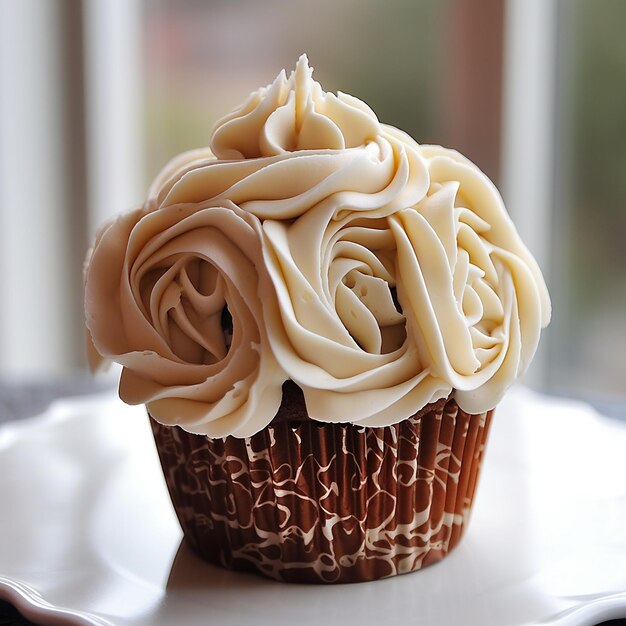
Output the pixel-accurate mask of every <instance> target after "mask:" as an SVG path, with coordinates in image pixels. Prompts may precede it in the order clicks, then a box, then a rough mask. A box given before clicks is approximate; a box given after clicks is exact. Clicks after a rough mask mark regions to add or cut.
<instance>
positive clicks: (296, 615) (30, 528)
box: [0, 389, 626, 626]
mask: <svg viewBox="0 0 626 626" xmlns="http://www.w3.org/2000/svg"><path fill="white" fill-rule="evenodd" d="M0 503H1V505H0V506H2V510H1V514H0V597H3V598H4V599H7V600H9V601H10V602H12V603H13V604H15V605H16V606H17V607H18V608H19V609H20V610H21V611H22V612H23V613H24V614H26V615H27V616H28V617H30V618H31V619H35V620H38V621H40V622H41V623H49V624H66V623H67V624H101V625H103V624H115V625H120V626H125V625H128V626H131V625H132V626H139V625H143V624H145V625H148V624H149V625H151V626H160V625H164V626H165V625H170V624H185V625H187V626H194V625H200V624H202V625H204V624H220V625H224V626H228V625H231V624H232V625H240V624H268V623H272V624H276V625H281V624H290V625H291V624H293V623H297V624H298V626H304V625H306V624H316V625H319V623H320V620H323V623H324V626H331V625H334V624H341V625H342V626H345V624H349V623H352V624H356V625H358V626H365V625H367V624H385V625H391V624H406V623H418V622H419V624H424V625H448V624H477V625H480V626H490V625H494V626H507V625H511V626H513V625H518V624H519V625H521V624H532V623H537V622H542V623H544V624H559V625H565V624H567V625H579V624H596V623H598V622H600V621H602V620H606V619H614V618H618V617H626V425H624V424H622V423H620V422H617V421H613V420H609V419H606V418H603V417H600V416H598V415H597V414H595V413H594V412H593V411H592V410H591V409H590V408H588V407H586V406H584V405H581V404H576V403H570V402H564V401H556V400H550V399H547V398H544V397H541V396H537V395H534V394H532V393H531V392H529V391H526V390H524V389H514V390H512V391H511V392H510V393H509V394H508V396H507V399H506V400H505V401H504V402H503V403H502V404H501V406H500V407H499V409H498V411H497V414H496V419H495V420H494V424H493V430H492V433H491V440H490V442H489V446H488V448H487V455H486V459H485V466H484V468H483V476H482V479H481V484H480V486H479V490H478V495H477V500H476V503H475V509H474V514H473V519H472V521H471V524H470V527H469V530H468V532H467V534H466V536H465V537H464V539H463V540H462V541H461V543H460V545H459V547H458V548H457V549H456V550H455V551H454V552H453V553H452V554H451V555H450V556H448V557H447V558H446V559H444V560H443V561H442V562H441V563H438V564H436V565H433V566H431V567H429V568H426V569H425V570H423V571H421V572H416V573H414V574H408V575H405V576H400V577H395V578H391V579H386V580H381V581H377V582H373V583H362V584H357V585H338V586H305V585H288V584H284V583H277V582H273V581H269V580H264V579H262V578H258V577H255V576H253V575H248V574H239V573H234V572H228V571H224V570H221V569H218V568H216V567H213V566H211V565H208V564H206V563H204V562H203V561H201V560H200V559H198V558H197V557H196V556H194V555H193V554H192V553H191V552H190V551H189V549H188V548H187V546H186V544H185V543H182V544H181V532H180V530H179V528H178V525H177V522H176V519H175V517H174V514H173V512H172V509H171V506H170V504H169V500H168V496H167V493H166V490H165V485H164V482H163V479H162V477H161V474H160V467H159V465H158V460H157V456H156V452H155V450H154V445H153V443H152V439H151V434H150V430H149V425H148V421H147V418H146V415H145V413H144V411H143V410H142V409H140V408H139V409H138V408H129V407H126V406H124V405H122V404H121V403H120V402H119V401H117V400H115V399H113V398H110V397H102V396H101V397H98V398H91V399H88V400H71V401H63V402H59V403H57V404H55V405H54V406H53V407H52V408H51V409H50V410H49V411H47V412H46V413H45V414H44V415H42V416H40V417H37V418H33V419H31V420H26V421H23V422H18V423H14V424H11V425H9V426H5V427H4V428H2V429H0Z"/></svg>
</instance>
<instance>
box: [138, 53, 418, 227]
mask: <svg viewBox="0 0 626 626" xmlns="http://www.w3.org/2000/svg"><path fill="white" fill-rule="evenodd" d="M427 190H428V173H427V171H426V164H425V162H424V159H423V158H422V157H421V155H420V152H419V146H418V145H417V144H416V143H415V142H414V141H413V140H411V139H410V138H409V137H408V136H406V135H405V136H402V137H401V136H400V134H399V133H394V132H389V129H388V127H386V126H385V125H383V124H380V122H379V121H378V119H377V118H376V116H375V114H374V113H373V111H372V110H371V109H370V108H369V107H368V106H367V105H365V104H364V103H363V102H361V101H360V100H357V99H356V98H353V97H352V96H349V95H346V94H343V93H339V94H337V95H334V94H331V93H325V92H324V91H323V90H322V88H321V86H320V85H319V83H317V82H315V81H314V80H313V79H312V69H311V68H310V67H309V65H308V61H307V58H306V56H304V55H303V56H302V57H301V58H300V60H299V61H298V64H297V67H296V69H295V71H294V72H292V74H291V75H290V77H289V78H287V77H286V75H285V73H284V71H283V72H281V73H280V74H279V75H278V77H277V78H276V80H275V81H274V82H273V83H272V84H271V85H269V86H268V87H264V88H262V89H260V90H258V91H256V92H254V93H253V94H252V95H251V96H250V97H249V99H248V100H247V101H246V102H245V103H244V104H243V105H242V106H241V107H240V108H239V109H237V110H236V111H235V112H233V113H231V114H230V115H228V116H226V117H224V118H222V119H221V120H220V121H218V122H217V124H216V126H215V128H214V131H213V136H212V140H211V150H210V152H209V151H208V150H207V151H205V152H203V153H200V152H198V151H195V152H193V153H190V154H189V155H188V156H185V155H183V156H182V157H178V159H177V160H176V161H175V162H173V163H172V164H171V165H170V166H168V167H167V168H166V169H165V171H164V173H162V174H161V175H160V177H159V179H158V182H157V183H156V184H155V185H154V186H153V190H152V192H151V195H152V197H151V203H150V207H151V209H153V210H154V209H159V208H164V207H167V206H171V205H172V204H180V203H191V202H204V201H207V200H209V199H210V200H212V201H213V202H214V203H220V202H222V201H224V200H230V201H232V202H234V203H235V204H237V205H238V206H239V207H241V208H242V209H244V210H245V211H247V212H249V213H252V214H253V215H256V216H257V217H259V218H261V219H276V220H285V219H293V218H296V217H298V216H299V215H302V214H304V213H306V212H307V211H308V210H309V209H310V208H311V207H313V206H315V205H317V204H319V203H320V202H328V203H330V204H332V205H333V206H334V207H335V209H336V210H340V208H341V207H342V206H344V205H345V206H349V207H350V209H351V210H353V211H372V210H378V211H382V212H386V213H392V212H393V211H395V210H397V209H398V208H403V207H406V206H411V205H412V204H415V203H416V202H419V200H421V199H422V198H423V197H424V195H425V194H426V191H427Z"/></svg>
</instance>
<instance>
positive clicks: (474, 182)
mask: <svg viewBox="0 0 626 626" xmlns="http://www.w3.org/2000/svg"><path fill="white" fill-rule="evenodd" d="M311 72H312V70H311V69H310V68H309V66H308V62H307V60H306V57H304V56H303V57H302V58H301V59H300V60H299V62H298V65H297V67H296V70H295V72H293V73H292V74H291V75H290V76H289V77H288V78H287V76H286V75H285V74H284V72H282V73H281V74H279V76H278V77H277V79H276V80H275V81H274V82H273V83H272V84H271V85H269V86H268V87H265V88H262V89H260V90H258V91H257V92H254V93H253V94H252V95H251V96H250V98H249V99H248V100H247V101H246V102H245V103H244V104H243V105H242V106H241V107H240V108H239V109H237V110H236V111H234V112H233V113H232V114H230V115H228V116H226V117H224V118H222V119H221V120H220V121H219V122H218V123H217V124H216V126H215V128H214V132H213V136H212V140H211V145H210V148H205V149H202V150H196V151H192V152H188V153H185V154H183V155H181V156H179V157H177V158H176V159H174V160H173V161H172V162H171V163H170V164H169V165H168V166H167V167H166V168H165V169H164V170H163V172H162V173H161V174H160V175H159V177H158V178H157V180H156V181H155V183H154V184H153V186H152V188H151V191H150V195H149V198H148V201H147V202H146V205H145V207H144V209H142V210H139V211H135V212H133V213H131V214H129V215H127V216H124V217H122V218H120V219H119V220H118V221H117V222H115V223H114V224H113V225H112V226H110V227H109V228H108V229H107V230H105V231H104V233H103V234H102V235H101V237H100V238H99V240H98V242H97V243H96V246H95V250H94V253H93V257H92V259H91V262H90V263H89V265H88V270H87V289H86V291H87V301H86V302H87V304H86V307H87V315H88V327H89V330H90V332H91V335H92V338H93V343H94V346H95V350H96V352H97V353H99V354H100V355H102V356H103V357H106V358H111V359H114V360H116V361H118V362H120V363H122V365H123V366H124V373H123V375H122V382H121V385H120V393H121V395H122V397H123V398H124V399H125V400H127V401H129V402H147V403H148V405H149V407H150V410H151V412H152V414H153V415H154V416H155V417H156V418H157V419H159V420H160V421H163V422H165V423H180V424H181V425H182V426H183V427H184V428H186V429H187V430H190V431H193V432H203V433H207V434H209V435H212V436H221V435H224V434H234V435H236V436H245V435H248V434H252V433H253V432H256V431H258V430H260V429H261V428H263V427H264V426H265V425H266V424H268V423H269V422H270V421H271V419H272V418H273V416H274V414H275V412H276V410H277V408H278V406H279V403H280V386H281V383H282V382H283V381H284V380H285V379H287V378H291V379H293V380H294V381H296V382H297V383H298V384H299V385H300V386H301V387H302V389H303V391H304V394H305V399H306V403H307V410H308V412H309V415H310V416H311V417H313V418H315V419H318V420H322V421H350V422H354V423H359V424H362V425H372V426H382V425H387V424H392V423H395V422H398V421H400V420H402V419H405V418H407V417H409V416H411V415H413V414H414V413H416V412H417V411H418V410H420V409H421V408H423V407H424V406H425V405H426V404H428V403H429V402H432V401H434V400H436V399H438V398H441V397H445V396H448V395H450V394H451V393H453V394H454V396H455V398H456V399H457V401H458V403H459V405H460V406H461V407H462V408H463V409H464V410H466V411H469V412H482V411H484V410H487V409H490V408H492V407H493V406H495V405H496V404H497V402H498V400H499V399H500V397H501V396H502V394H503V393H504V391H505V390H506V388H507V387H508V386H509V385H510V384H511V383H512V382H513V381H514V380H515V379H516V378H517V377H518V376H519V375H521V374H522V373H523V372H524V370H525V369H526V368H527V366H528V364H529V362H530V360H531V358H532V356H533V354H534V352H535V350H536V347H537V342H538V340H539V333H540V329H541V328H542V327H543V326H545V325H546V324H547V323H548V321H549V317H550V302H549V298H548V295H547V291H546V288H545V284H544V282H543V278H542V276H541V273H540V271H539V269H538V267H537V265H536V263H535V261H534V259H533V258H532V256H531V255H530V254H529V252H528V250H527V249H526V248H525V247H524V245H523V244H522V243H521V241H520V239H519V237H518V235H517V233H516V231H515V228H514V227H513V225H512V222H511V221H510V219H509V217H508V215H507V214H506V211H505V209H504V206H503V204H502V200H501V198H500V196H499V194H498V192H497V191H496V189H495V187H494V186H493V184H492V183H491V182H490V181H489V180H488V179H487V178H486V176H485V175H484V174H483V173H482V172H480V170H479V169H478V168H477V167H476V166H475V165H473V164H472V163H471V162H469V161H468V160H467V159H465V158H464V157H462V156H461V155H459V154H458V153H456V152H454V151H451V150H446V149H444V148H439V147H436V146H419V145H418V144H417V143H415V141H413V139H411V138H410V137H409V136H408V135H406V134H405V133H403V132H402V131H399V130H397V129H395V128H393V127H391V126H386V125H384V124H381V123H380V122H379V121H378V119H377V118H376V116H375V115H374V113H373V112H372V111H371V109H370V108H369V107H367V106H366V105H365V104H363V103H362V102H360V101H359V100H357V99H355V98H353V97H351V96H347V95H345V94H341V93H339V94H338V95H336V96H335V95H333V94H328V93H325V92H324V91H323V90H322V88H321V87H320V85H319V84H318V83H316V82H315V81H313V79H312V76H311ZM225 310H228V311H229V312H230V316H232V320H233V336H232V345H230V344H229V342H230V339H229V338H228V337H225V335H224V326H225V321H226V322H227V321H228V319H227V318H228V316H225V314H224V311H225ZM225 317H226V319H225ZM226 326H227V324H226Z"/></svg>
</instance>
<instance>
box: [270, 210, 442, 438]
mask: <svg viewBox="0 0 626 626" xmlns="http://www.w3.org/2000/svg"><path fill="white" fill-rule="evenodd" d="M263 231H264V235H265V239H264V253H265V261H266V264H267V267H268V270H269V276H270V277H271V280H272V283H273V286H274V289H275V291H276V295H277V299H276V301H272V300H268V301H264V305H265V306H266V307H267V308H268V309H272V308H276V309H278V314H277V312H276V311H275V310H269V311H268V313H267V315H266V319H267V322H268V335H269V339H270V343H271V345H272V348H273V350H274V353H275V355H276V358H277V359H278V361H279V362H280V364H281V366H282V367H283V368H284V369H285V371H286V372H287V374H288V375H289V377H290V378H292V379H293V380H295V381H296V382H297V383H298V384H299V386H300V387H301V388H302V389H303V392H304V395H305V400H306V405H307V411H308V413H309V415H310V416H311V417H313V418H314V419H317V420H320V421H349V422H354V423H359V424H362V425H376V426H383V425H388V424H392V423H395V422H398V421H400V420H402V419H405V418H407V417H410V416H411V415H413V414H414V413H416V412H417V411H418V410H419V409H421V408H422V407H424V406H425V405H426V404H428V403H429V402H431V401H434V400H436V399H438V398H441V397H445V396H447V395H449V393H450V387H449V385H448V384H447V382H446V381H445V380H444V379H443V378H440V377H438V376H437V375H434V374H433V372H432V371H431V370H430V369H429V368H428V364H427V363H425V362H424V360H423V358H422V355H421V353H420V344H419V335H418V332H416V331H417V329H416V328H414V327H413V318H411V317H409V318H407V317H406V316H405V314H404V309H405V303H407V302H409V300H408V298H409V295H408V294H407V290H409V291H410V290H411V288H412V286H411V284H410V283H408V284H407V283H404V282H401V281H400V280H398V278H399V276H398V273H397V267H396V266H397V262H396V256H397V250H396V243H395V240H394V236H393V231H392V229H391V226H390V223H389V218H384V217H382V218H381V217H375V216H369V215H368V216H363V215H362V214H361V213H359V212H351V213H348V214H347V215H345V216H344V217H342V218H341V219H337V218H336V217H335V216H334V214H333V212H332V211H331V210H329V209H328V208H327V207H325V206H324V205H321V206H319V207H316V208H314V209H311V210H310V211H309V212H308V213H307V214H306V215H303V216H302V217H300V218H298V219H297V220H295V222H293V223H286V222H278V221H274V220H266V221H265V222H264V223H263Z"/></svg>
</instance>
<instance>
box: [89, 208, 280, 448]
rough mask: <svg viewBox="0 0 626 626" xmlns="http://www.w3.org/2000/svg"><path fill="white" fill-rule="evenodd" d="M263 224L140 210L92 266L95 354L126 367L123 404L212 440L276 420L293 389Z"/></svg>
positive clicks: (232, 216) (112, 233)
mask: <svg viewBox="0 0 626 626" xmlns="http://www.w3.org/2000/svg"><path fill="white" fill-rule="evenodd" d="M255 221H256V218H254V216H252V215H250V214H248V213H245V212H244V211H241V210H240V209H239V208H238V207H236V206H235V205H233V204H232V203H229V202H224V203H223V206H211V205H202V204H200V205H194V206H189V205H179V206H172V207H169V208H168V209H166V210H160V211H156V212H147V211H146V210H145V209H137V210H135V211H132V212H130V213H127V214H125V215H123V216H121V217H120V218H118V219H117V220H116V221H114V222H113V223H112V224H110V225H109V226H107V227H106V228H105V229H104V230H103V231H102V232H101V233H100V235H99V237H98V239H97V241H96V245H95V246H94V249H93V252H92V254H91V258H90V260H89V262H88V265H87V271H86V285H85V308H86V314H87V328H88V330H89V332H90V335H91V340H92V341H93V345H94V347H95V350H96V351H97V353H98V354H99V355H101V357H102V358H104V359H112V360H114V361H117V362H118V363H121V364H122V365H123V366H124V369H123V372H122V378H121V381H120V396H121V397H122V399H123V400H124V401H126V402H128V403H130V404H139V403H146V404H147V405H148V408H149V410H150V413H151V414H152V416H153V417H154V418H156V419H157V420H159V421H160V422H163V423H166V424H180V425H181V426H183V427H184V428H185V429H186V430H189V431H191V432H196V433H206V434H209V435H211V436H213V437H220V436H224V435H227V434H235V435H237V436H247V435H251V434H253V433H255V432H257V431H258V430H260V429H261V428H262V427H263V426H265V425H266V424H267V423H269V421H270V420H271V419H272V418H273V417H274V415H275V414H276V411H277V410H278V407H279V405H280V401H281V385H282V382H283V381H284V379H285V376H284V374H283V372H282V371H281V370H280V368H279V367H278V366H277V364H276V361H275V359H274V358H273V356H272V352H271V350H269V349H268V348H267V338H266V333H265V330H264V323H263V312H262V308H261V300H260V295H259V291H258V290H259V278H258V274H259V272H263V271H264V269H263V262H262V257H261V250H260V242H259V238H258V234H257V233H258V228H256V229H255V224H254V222H255Z"/></svg>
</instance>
